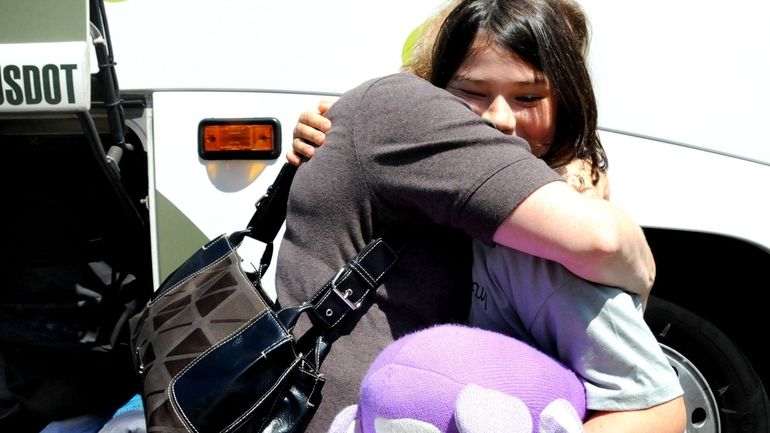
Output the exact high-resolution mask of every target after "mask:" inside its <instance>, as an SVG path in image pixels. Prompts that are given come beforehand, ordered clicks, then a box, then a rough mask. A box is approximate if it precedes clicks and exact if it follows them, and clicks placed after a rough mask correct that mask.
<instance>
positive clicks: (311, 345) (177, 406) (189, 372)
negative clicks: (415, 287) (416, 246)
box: [130, 164, 406, 433]
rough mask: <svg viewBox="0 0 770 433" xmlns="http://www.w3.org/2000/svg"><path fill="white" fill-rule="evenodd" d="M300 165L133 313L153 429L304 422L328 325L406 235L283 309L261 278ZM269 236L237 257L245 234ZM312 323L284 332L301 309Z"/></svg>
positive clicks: (349, 307) (377, 278)
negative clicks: (256, 249) (253, 255)
mask: <svg viewBox="0 0 770 433" xmlns="http://www.w3.org/2000/svg"><path fill="white" fill-rule="evenodd" d="M295 172H296V167H295V166H292V165H290V164H285V165H284V167H283V168H282V169H281V171H280V173H279V174H278V177H277V178H276V180H275V181H274V183H273V184H272V185H271V186H270V187H269V188H268V190H267V192H266V194H265V195H264V196H263V197H262V198H261V199H260V200H259V201H258V202H257V205H256V211H255V213H254V215H253V216H252V218H251V220H250V222H249V225H248V228H247V229H246V230H242V231H237V232H233V233H230V234H223V235H221V236H219V237H217V238H216V239H214V240H212V241H210V242H209V243H208V244H206V245H204V246H203V247H201V248H200V249H199V250H197V251H196V252H195V253H194V254H193V255H192V256H191V257H190V258H189V259H188V260H187V261H186V262H184V263H183V264H182V265H181V266H180V267H179V268H177V269H176V270H175V271H174V272H173V273H172V274H171V275H170V276H169V277H168V278H167V279H166V280H165V281H164V282H163V283H162V284H161V285H160V287H159V288H158V290H157V291H156V293H155V295H154V297H153V299H152V300H151V301H150V302H149V303H148V304H147V306H146V307H145V308H144V309H143V310H142V311H141V312H140V313H139V314H137V315H135V316H134V317H132V318H131V320H130V327H131V332H132V335H131V343H132V350H133V352H134V356H135V360H134V362H135V364H136V369H137V372H138V373H139V376H140V379H141V381H142V399H143V402H144V408H145V417H146V420H147V431H148V433H149V432H177V431H178V432H200V433H208V432H249V433H252V432H254V433H256V432H270V433H289V432H302V431H304V429H305V428H306V426H307V424H308V422H309V421H310V419H311V418H312V416H313V414H314V413H315V411H316V408H317V407H318V405H319V404H320V402H321V390H322V388H323V385H324V383H325V378H324V376H323V374H322V373H321V372H320V371H319V368H320V366H321V363H322V362H323V359H324V357H325V355H326V354H327V353H328V350H329V348H330V345H331V339H330V338H327V335H328V334H329V332H330V331H331V330H332V329H333V328H335V327H336V326H338V325H339V324H340V323H341V322H342V321H343V319H345V318H346V317H349V316H348V313H350V312H351V311H354V310H356V309H357V308H359V307H360V306H361V305H362V303H363V302H364V301H365V300H366V298H367V297H368V295H370V294H371V293H372V292H373V291H375V290H376V289H377V287H378V286H379V285H380V283H381V282H382V279H383V277H384V275H385V274H386V273H387V271H388V270H389V269H390V268H391V267H392V266H393V265H394V264H395V262H396V260H397V258H398V252H399V251H400V250H401V248H402V247H403V245H404V244H405V239H406V237H405V235H404V234H403V233H399V231H396V230H386V231H385V233H384V234H383V235H382V236H380V237H378V238H376V239H374V240H373V241H372V242H370V243H369V244H367V245H366V247H364V248H363V249H362V250H361V251H360V252H359V253H358V254H357V255H356V256H355V257H353V258H352V259H351V260H350V261H348V263H347V264H346V265H345V266H343V267H342V268H341V269H339V271H338V272H337V273H336V274H335V275H334V276H333V277H331V278H330V279H329V280H328V281H327V282H326V283H325V284H324V285H323V286H322V287H321V288H319V289H318V290H317V292H316V293H315V294H314V296H312V297H311V299H309V300H308V301H306V302H304V303H302V304H301V305H299V306H293V307H287V308H281V307H280V306H279V305H278V303H276V302H274V301H273V300H272V299H271V298H270V296H268V295H267V294H266V293H265V291H264V290H263V288H262V285H261V283H260V278H261V276H262V275H263V273H264V270H265V269H267V266H268V265H269V263H270V259H271V257H272V250H273V247H272V242H273V240H274V238H275V236H276V234H277V233H278V231H279V229H280V227H281V225H282V224H283V221H284V219H285V216H286V204H287V200H288V193H289V188H290V184H291V180H292V179H293V177H294V173H295ZM247 236H249V237H252V238H254V239H256V240H258V241H261V242H264V243H265V244H266V248H265V252H264V253H263V256H262V259H261V262H260V265H259V266H258V267H257V269H256V270H255V271H254V272H246V271H244V270H243V269H242V268H241V259H240V257H239V256H238V253H237V247H238V245H239V244H240V243H241V241H242V240H243V239H244V238H245V237H247ZM305 313H306V314H307V315H308V317H309V318H310V323H311V324H312V325H311V326H310V328H309V329H308V330H307V331H306V332H305V333H303V335H294V334H293V333H292V331H293V328H294V325H295V324H296V323H297V320H298V319H299V318H300V316H301V315H302V314H305Z"/></svg>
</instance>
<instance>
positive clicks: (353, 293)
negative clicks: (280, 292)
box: [246, 163, 411, 330]
mask: <svg viewBox="0 0 770 433" xmlns="http://www.w3.org/2000/svg"><path fill="white" fill-rule="evenodd" d="M296 172H297V166H295V165H292V164H289V163H285V164H284V166H283V167H282V168H281V171H280V172H279V173H278V176H277V177H276V179H275V180H274V181H273V184H272V185H270V186H269V187H268V188H267V191H266V192H265V195H263V196H262V197H261V198H260V199H259V200H258V201H257V203H256V205H255V206H256V210H255V211H254V215H252V217H251V220H249V224H248V226H247V227H248V228H247V233H246V234H247V236H250V237H252V238H254V239H256V240H259V241H261V242H264V243H265V244H266V245H267V247H266V248H265V252H264V253H263V255H262V260H261V261H260V266H259V270H258V271H259V275H260V277H261V276H262V275H263V274H264V271H265V270H266V269H267V267H268V265H269V264H270V261H271V259H272V254H273V240H274V239H275V237H276V235H277V234H278V232H279V231H280V229H281V226H282V225H283V222H284V221H285V220H286V209H287V204H288V200H289V191H290V189H291V183H292V180H293V179H294V175H295V174H296ZM410 233H411V232H410V231H409V230H406V229H405V228H402V227H395V226H391V227H388V228H387V229H386V230H385V231H384V232H383V233H382V234H381V235H380V236H379V237H377V238H375V239H373V240H372V241H371V242H369V243H368V244H367V245H366V246H365V247H364V248H363V249H362V250H361V251H359V252H358V254H356V256H355V257H353V258H352V259H350V260H349V261H348V262H347V263H346V264H345V265H344V266H343V267H342V268H340V270H339V271H337V273H336V274H335V275H334V276H333V277H332V278H331V279H329V281H327V282H326V284H324V285H323V286H322V287H321V288H320V289H318V290H317V291H316V293H315V294H314V295H313V296H312V297H311V298H310V300H309V301H308V302H306V303H304V304H303V306H305V307H307V306H308V305H309V306H310V311H311V312H312V313H313V316H314V317H315V318H316V319H317V321H316V324H315V326H319V327H323V328H325V329H326V330H328V329H330V328H333V327H334V326H336V325H337V324H339V323H340V321H341V320H342V319H343V318H344V317H345V316H347V314H348V313H350V312H351V311H354V310H356V309H358V308H359V307H361V305H363V303H364V301H365V300H366V298H367V297H368V296H369V295H370V294H371V293H372V292H374V291H376V290H377V288H378V287H379V286H380V284H382V280H383V278H384V277H385V275H386V274H387V272H388V271H389V270H390V269H391V268H392V267H393V265H394V264H395V263H396V261H397V260H398V257H399V253H400V252H401V250H402V249H403V247H404V246H405V245H406V243H407V240H408V239H409V237H410ZM304 309H305V308H303V310H304Z"/></svg>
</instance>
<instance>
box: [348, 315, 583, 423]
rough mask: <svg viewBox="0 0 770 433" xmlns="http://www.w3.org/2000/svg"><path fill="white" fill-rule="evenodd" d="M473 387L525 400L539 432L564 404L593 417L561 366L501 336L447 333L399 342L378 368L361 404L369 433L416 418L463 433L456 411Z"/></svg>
mask: <svg viewBox="0 0 770 433" xmlns="http://www.w3.org/2000/svg"><path fill="white" fill-rule="evenodd" d="M469 384H476V385H479V386H481V387H483V388H488V389H491V390H496V391H499V392H501V393H503V394H506V395H510V396H514V397H516V398H518V399H519V400H521V401H522V402H523V403H524V404H525V405H526V407H527V408H528V409H529V412H530V413H529V416H530V419H531V420H532V424H533V425H532V429H533V431H535V432H537V431H538V428H539V420H540V413H541V412H542V411H543V409H544V408H545V407H546V406H548V404H549V403H551V402H552V401H553V400H556V399H558V398H561V399H565V400H567V401H568V402H570V403H571V404H572V405H573V406H574V408H575V411H576V413H577V414H578V417H579V418H581V419H582V418H583V417H584V416H585V412H586V409H585V390H584V388H583V386H582V384H581V383H580V381H579V380H578V379H577V377H576V376H575V374H574V373H573V372H572V371H570V370H569V369H567V368H565V367H564V366H563V365H561V364H560V363H559V362H557V361H555V360H554V359H552V358H550V357H548V356H547V355H545V354H543V353H541V352H539V351H537V350H536V349H534V348H532V347H530V346H528V345H526V344H524V343H522V342H520V341H518V340H515V339H513V338H510V337H507V336H504V335H501V334H497V333H493V332H489V331H484V330H481V329H476V328H469V327H465V326H458V325H442V326H437V327H433V328H429V329H426V330H422V331H419V332H415V333H413V334H409V335H407V336H405V337H402V338H401V339H399V340H397V341H395V342H393V343H392V344H391V345H389V346H388V347H386V348H385V350H384V351H383V352H382V353H381V354H380V355H379V356H378V357H377V359H376V360H375V361H374V363H373V364H372V365H371V367H370V369H369V371H368V372H367V374H366V377H365V378H364V381H363V383H362V386H361V395H360V401H359V416H360V420H361V423H362V424H361V425H362V430H363V433H375V430H374V421H375V419H376V418H377V417H382V418H387V419H400V418H410V419H415V420H419V421H424V422H427V423H430V424H432V425H434V426H436V427H438V429H439V430H440V431H441V432H443V433H458V429H457V426H456V424H455V413H454V411H455V405H456V402H457V398H458V396H459V394H460V392H461V391H462V390H463V389H464V388H465V387H466V385H469Z"/></svg>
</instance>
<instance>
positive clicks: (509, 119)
mask: <svg viewBox="0 0 770 433" xmlns="http://www.w3.org/2000/svg"><path fill="white" fill-rule="evenodd" d="M481 117H483V118H484V119H487V120H489V121H490V122H492V123H493V124H494V125H495V127H496V128H497V129H499V130H500V131H502V132H503V133H505V134H508V135H514V134H515V133H516V115H515V113H514V112H513V110H512V109H511V106H510V105H509V104H508V101H506V100H505V98H504V97H502V96H497V97H496V98H495V99H494V100H493V101H492V103H491V104H490V105H489V107H487V109H486V111H484V113H483V114H482V115H481Z"/></svg>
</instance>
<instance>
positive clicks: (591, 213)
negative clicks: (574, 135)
mask: <svg viewBox="0 0 770 433" xmlns="http://www.w3.org/2000/svg"><path fill="white" fill-rule="evenodd" d="M493 240H494V241H495V242H496V243H499V244H502V245H505V246H507V247H510V248H514V249H517V250H520V251H524V252H526V253H529V254H532V255H535V256H538V257H543V258H546V259H550V260H553V261H556V262H558V263H561V264H562V265H564V267H566V268H567V269H569V270H570V271H572V272H573V273H574V274H576V275H578V276H580V277H582V278H585V279H586V280H589V281H593V282H596V283H599V284H603V285H607V286H613V287H619V288H622V289H625V290H628V291H630V292H633V293H636V294H639V295H640V296H641V297H642V299H643V300H645V301H646V298H647V296H648V295H649V291H650V289H651V288H652V284H653V282H654V281H655V261H654V260H653V257H652V252H651V251H650V247H649V245H648V244H647V240H646V239H645V237H644V233H643V232H642V229H641V227H639V225H637V224H636V223H635V222H634V221H633V220H632V219H631V218H630V217H629V215H628V214H627V213H626V212H624V211H623V210H622V209H620V208H618V207H616V206H614V205H612V204H610V203H609V202H607V201H605V200H596V199H593V198H590V197H586V196H584V195H581V194H580V193H577V192H576V191H575V190H574V189H573V188H571V187H570V186H569V185H567V184H566V183H565V182H551V183H549V184H546V185H544V186H542V187H541V188H539V189H537V190H535V192H533V193H532V194H531V195H530V196H529V197H527V198H526V199H525V200H524V201H522V202H521V204H519V206H518V207H517V208H516V209H514V210H513V211H512V212H511V213H510V214H509V215H508V217H507V218H506V219H505V220H504V221H503V223H502V224H501V225H500V226H499V227H498V229H497V231H496V232H495V235H494V237H493Z"/></svg>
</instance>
